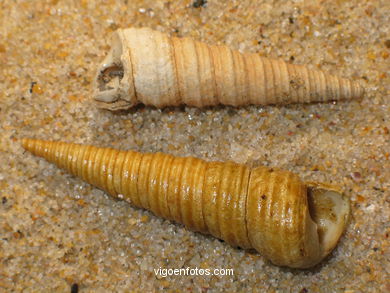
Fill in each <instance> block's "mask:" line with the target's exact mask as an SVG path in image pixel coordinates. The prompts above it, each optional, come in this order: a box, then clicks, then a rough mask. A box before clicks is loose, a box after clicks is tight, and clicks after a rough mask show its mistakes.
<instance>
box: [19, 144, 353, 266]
mask: <svg viewBox="0 0 390 293" xmlns="http://www.w3.org/2000/svg"><path fill="white" fill-rule="evenodd" d="M23 147H24V148H25V149H26V150H28V151H30V152H31V153H33V154H34V155H37V156H40V157H43V158H45V159H46V160H48V161H49V162H52V163H55V164H56V165H57V166H59V167H60V168H63V169H66V170H67V171H69V172H70V173H71V174H73V175H76V176H78V177H80V178H82V179H83V180H85V181H86V182H88V183H90V184H93V185H94V186H96V187H98V188H100V189H103V190H105V191H106V192H107V193H109V194H111V195H112V196H114V197H118V198H124V199H126V200H128V201H129V202H131V203H132V204H133V205H134V206H136V207H139V208H144V209H148V210H150V211H152V212H153V213H154V214H155V215H158V216H160V217H163V218H165V219H169V220H173V221H176V222H179V223H183V224H184V225H185V226H186V227H188V228H190V229H192V230H194V231H199V232H202V233H209V234H212V235H213V236H215V237H218V238H220V239H223V240H225V241H226V242H227V243H229V244H231V245H233V246H239V247H242V248H254V249H256V250H257V251H258V252H259V253H260V254H262V255H264V256H265V257H266V258H268V259H269V260H271V262H273V263H274V264H277V265H281V266H289V267H294V268H307V267H311V266H314V265H315V264H317V263H319V262H320V261H321V260H322V259H323V258H324V257H325V256H326V255H328V254H329V253H330V252H331V251H332V249H333V248H334V247H335V246H336V244H337V242H338V239H339V238H340V236H341V234H342V232H343V231H344V228H345V226H346V223H347V218H348V215H349V202H348V200H347V199H346V198H345V197H344V196H343V195H342V194H341V193H340V192H339V191H337V190H336V189H334V188H333V187H330V186H327V185H325V184H321V183H308V184H305V183H303V182H302V181H301V180H300V179H299V177H298V176H297V175H295V174H293V173H290V172H287V171H282V170H277V169H270V168H267V167H258V168H254V169H250V168H248V167H246V166H245V165H239V164H235V163H232V162H225V163H223V162H206V161H203V160H200V159H196V158H193V157H174V156H171V155H167V154H162V153H156V154H151V153H138V152H134V151H120V150H115V149H111V148H97V147H94V146H87V145H79V144H72V143H64V142H53V141H43V140H34V139H24V140H23Z"/></svg>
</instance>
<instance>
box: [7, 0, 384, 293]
mask: <svg viewBox="0 0 390 293" xmlns="http://www.w3.org/2000/svg"><path fill="white" fill-rule="evenodd" d="M194 2H196V3H195V4H194ZM202 2H204V1H138V0H137V1H132V0H129V1H111V0H105V1H87V0H81V1H58V0H52V1H11V0H5V1H2V2H1V4H0V7H1V8H0V21H1V25H0V76H1V82H0V127H1V128H0V129H1V130H0V133H1V135H0V235H1V239H0V291H9V292H11V291H12V292H20V291H23V290H25V291H26V292H70V290H71V288H72V287H73V290H75V288H76V287H77V288H78V289H79V291H80V292H128V291H142V292H153V291H159V290H162V289H166V290H167V291H170V292H183V291H188V292H192V291H193V292H220V291H230V292H247V291H249V292H251V291H253V292H290V291H292V292H380V291H383V292H384V291H386V290H390V285H389V283H388V281H387V283H386V277H387V276H388V275H389V271H390V268H389V232H390V228H389V214H390V208H389V195H390V192H389V190H390V134H389V132H390V124H389V121H390V102H389V96H390V95H389V93H390V87H389V84H390V72H389V69H390V66H389V60H390V58H389V54H390V49H389V47H390V32H389V31H390V27H389V25H388V24H389V23H390V7H389V3H388V1H385V0H383V1H321V3H318V2H317V1H279V2H276V3H273V1H250V0H243V1H222V0H220V1H212V0H209V1H208V3H207V4H203V5H202ZM129 26H136V27H141V26H147V27H151V28H153V29H157V30H161V31H164V32H168V33H171V34H172V35H177V36H188V37H192V38H194V39H197V40H201V41H204V42H207V43H209V44H227V45H229V46H230V47H232V48H235V49H239V50H241V51H243V52H244V51H245V52H257V53H259V54H261V55H263V56H269V57H274V58H282V59H283V60H285V61H289V62H292V63H296V64H310V66H311V67H312V68H319V69H322V70H325V71H327V72H330V73H334V74H336V73H337V74H339V75H341V76H343V77H347V78H351V79H359V80H362V84H363V85H364V86H365V87H366V89H367V92H366V94H365V96H364V98H363V99H362V100H355V101H348V102H337V103H325V104H310V105H307V104H306V105H290V106H262V107H261V106H248V107H242V108H232V107H222V106H218V107H210V108H207V109H196V108H191V107H177V108H165V109H162V110H161V109H155V108H151V107H143V106H140V107H137V108H135V109H132V110H130V111H127V112H121V113H111V112H108V111H104V110H99V109H97V107H96V106H95V104H94V103H93V101H92V81H93V78H94V76H95V74H96V69H97V66H98V64H99V63H100V62H101V60H102V59H103V58H104V56H105V54H106V53H107V52H108V49H109V40H110V34H111V33H112V31H114V30H115V29H117V28H119V27H129ZM22 137H33V138H40V139H53V140H63V141H67V142H77V143H88V144H93V145H96V146H109V147H115V148H118V149H123V150H126V149H132V150H138V151H146V152H157V151H162V152H166V153H170V154H173V155H178V156H187V155H191V156H195V157H199V158H203V159H207V160H223V161H226V160H231V161H235V162H239V163H245V164H248V165H250V166H257V165H267V166H277V167H280V168H284V169H286V170H290V171H293V172H295V173H297V174H299V175H300V176H301V178H302V179H303V180H310V181H323V182H328V183H332V184H336V185H338V186H340V187H341V188H342V189H343V190H344V192H345V194H346V195H347V196H348V197H349V198H350V200H351V207H352V217H351V221H350V223H349V225H348V228H347V231H346V233H345V235H344V236H343V237H342V238H341V240H340V242H339V244H338V246H337V247H336V249H335V250H334V252H333V253H332V254H331V255H330V257H328V258H327V259H326V260H325V261H323V262H322V263H321V264H320V265H319V266H317V267H315V268H313V269H309V270H291V269H286V268H280V267H277V266H274V265H272V264H271V263H269V262H268V261H266V260H265V259H264V258H262V257H261V256H260V255H258V254H256V253H253V252H247V251H244V250H241V249H237V248H233V247H230V246H229V245H227V244H225V243H224V242H222V241H220V240H217V239H215V238H213V237H210V236H204V235H201V234H198V233H193V232H191V231H189V230H187V229H185V228H184V227H183V226H181V225H178V224H174V223H171V222H169V221H166V220H163V219H160V218H157V217H155V216H154V215H153V214H151V213H150V212H147V211H143V210H140V209H136V208H133V207H132V206H131V205H129V204H128V203H126V202H123V201H118V200H115V199H112V198H111V197H109V196H108V195H107V194H105V193H104V192H102V191H100V190H98V189H96V188H94V187H92V186H90V185H88V184H86V183H84V182H82V181H81V180H80V179H77V178H74V177H72V176H70V175H68V174H66V173H65V172H64V171H62V170H60V169H58V168H57V167H55V166H54V165H51V164H49V163H47V162H46V161H44V160H43V159H39V158H36V157H33V156H32V155H31V154H29V153H27V152H24V151H23V149H22V148H21V145H20V138H22ZM187 267H189V268H191V269H195V268H198V269H201V268H203V269H211V270H213V269H215V268H222V269H233V271H234V274H233V275H230V276H216V275H209V276H205V275H203V276H168V277H163V276H161V275H156V274H155V272H154V269H159V268H162V269H180V268H184V269H185V268H187ZM76 284H77V285H76Z"/></svg>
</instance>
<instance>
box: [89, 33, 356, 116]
mask: <svg viewBox="0 0 390 293" xmlns="http://www.w3.org/2000/svg"><path fill="white" fill-rule="evenodd" d="M113 39H115V40H116V41H115V42H116V44H118V46H119V47H120V50H119V51H121V52H122V53H121V56H120V58H119V56H116V59H117V60H116V61H115V62H114V63H113V66H117V65H118V64H117V63H118V62H121V63H122V66H123V70H124V78H123V79H122V80H121V81H120V83H119V89H118V91H113V90H112V89H110V91H111V92H113V94H112V97H111V101H107V100H106V102H108V103H105V104H102V105H103V107H106V108H108V109H110V108H112V109H115V107H116V106H117V107H119V108H129V107H131V106H134V105H136V104H138V103H144V104H146V105H153V106H156V107H164V106H177V105H180V104H186V105H191V106H197V107H203V106H210V105H217V104H224V105H232V106H241V105H248V104H255V105H266V104H288V103H310V102H324V101H330V100H341V99H352V98H358V97H361V96H362V95H363V93H364V89H363V87H362V86H360V84H359V83H358V82H356V81H351V80H348V79H345V78H341V77H338V76H335V75H331V74H328V73H324V72H323V71H320V70H314V69H309V68H308V67H307V66H303V65H295V64H289V63H286V62H284V61H283V60H281V59H270V58H265V57H261V56H260V55H259V54H253V53H241V52H239V51H237V50H232V49H230V48H228V47H227V46H215V45H208V44H205V43H202V42H198V41H194V40H192V39H189V38H177V37H170V36H168V35H167V34H164V33H161V32H159V31H154V30H151V29H148V28H129V29H119V30H117V31H116V32H115V33H114V38H113ZM110 54H113V53H110ZM109 58H111V59H113V57H112V56H109ZM119 59H120V60H119ZM107 62H113V61H112V60H110V61H107ZM107 62H106V61H105V62H103V64H104V66H102V69H100V70H99V73H98V75H97V78H96V80H97V83H96V86H95V90H96V91H95V98H96V100H98V101H99V98H98V97H99V96H101V91H100V90H99V86H98V85H99V81H101V79H102V78H101V77H102V75H104V70H105V69H107V66H109V64H107ZM105 99H107V96H105ZM117 99H119V100H118V102H117V103H116V101H117ZM123 103H124V104H123Z"/></svg>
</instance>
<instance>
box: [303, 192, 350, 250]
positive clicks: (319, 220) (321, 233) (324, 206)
mask: <svg viewBox="0 0 390 293" xmlns="http://www.w3.org/2000/svg"><path fill="white" fill-rule="evenodd" d="M307 198H308V204H309V213H310V216H311V218H312V220H313V221H314V222H315V223H316V224H317V233H318V237H319V242H320V247H321V251H322V255H323V256H326V255H327V254H329V253H330V252H331V251H332V250H333V248H334V247H335V246H336V244H337V242H338V240H339V238H340V237H341V235H342V234H343V231H344V229H345V226H346V224H347V221H348V217H349V201H348V199H347V198H346V197H345V196H343V195H342V193H340V192H337V191H335V190H331V189H326V188H322V187H318V186H309V187H308V192H307Z"/></svg>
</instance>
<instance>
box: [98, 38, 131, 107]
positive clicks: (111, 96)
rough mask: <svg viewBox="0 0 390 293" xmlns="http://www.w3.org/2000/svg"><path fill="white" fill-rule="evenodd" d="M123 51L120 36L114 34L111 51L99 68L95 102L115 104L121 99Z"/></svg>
mask: <svg viewBox="0 0 390 293" xmlns="http://www.w3.org/2000/svg"><path fill="white" fill-rule="evenodd" d="M122 51H123V49H122V42H121V40H120V38H119V36H118V35H117V34H114V35H113V39H112V46H111V50H110V52H109V53H108V55H107V57H106V58H105V59H104V61H103V63H102V64H101V65H100V67H99V71H98V76H97V78H96V81H97V85H96V91H97V92H96V93H95V100H97V101H100V102H105V103H113V102H115V101H117V100H118V99H119V98H120V95H121V81H122V79H123V76H124V66H123V62H122V60H121V56H122Z"/></svg>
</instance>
